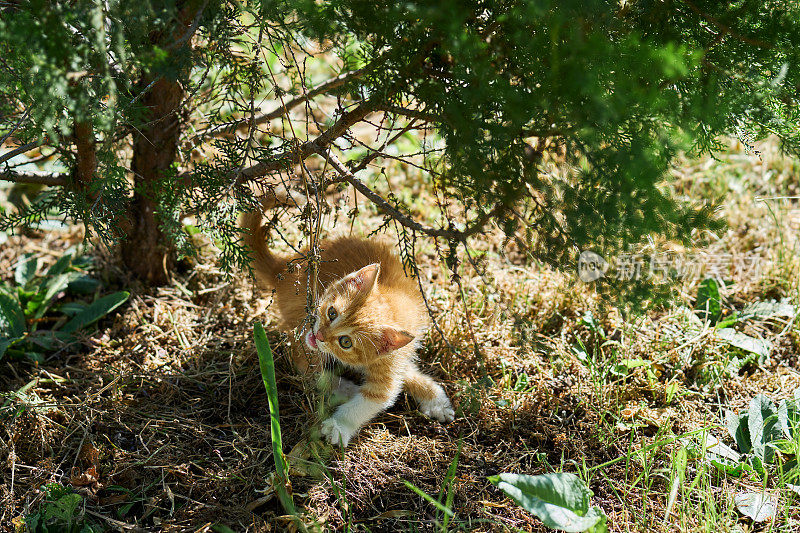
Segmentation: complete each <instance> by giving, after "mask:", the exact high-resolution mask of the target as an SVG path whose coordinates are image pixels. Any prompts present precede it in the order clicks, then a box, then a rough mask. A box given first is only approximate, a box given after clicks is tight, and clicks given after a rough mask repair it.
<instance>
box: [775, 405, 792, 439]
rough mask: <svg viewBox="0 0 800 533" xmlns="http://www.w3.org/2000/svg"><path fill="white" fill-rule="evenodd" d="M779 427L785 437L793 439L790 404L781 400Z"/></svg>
mask: <svg viewBox="0 0 800 533" xmlns="http://www.w3.org/2000/svg"><path fill="white" fill-rule="evenodd" d="M778 426H779V427H780V428H781V432H782V433H783V436H784V437H786V438H787V439H791V438H792V428H791V427H789V404H788V403H787V402H786V400H781V402H780V403H779V404H778Z"/></svg>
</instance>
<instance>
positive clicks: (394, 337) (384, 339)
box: [378, 326, 414, 355]
mask: <svg viewBox="0 0 800 533" xmlns="http://www.w3.org/2000/svg"><path fill="white" fill-rule="evenodd" d="M413 340H414V336H413V335H412V334H411V333H409V332H407V331H403V330H399V329H394V328H392V327H388V326H387V327H385V328H383V331H381V338H380V342H378V355H384V354H387V353H390V352H393V351H395V350H397V349H399V348H402V347H403V346H405V345H406V344H408V343H409V342H411V341H413Z"/></svg>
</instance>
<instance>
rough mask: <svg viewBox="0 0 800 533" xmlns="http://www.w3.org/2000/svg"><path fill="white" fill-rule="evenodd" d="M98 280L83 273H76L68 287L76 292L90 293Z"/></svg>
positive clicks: (97, 283)
mask: <svg viewBox="0 0 800 533" xmlns="http://www.w3.org/2000/svg"><path fill="white" fill-rule="evenodd" d="M99 286H100V282H99V281H97V280H96V279H94V278H93V277H91V276H87V275H85V274H78V275H77V276H76V277H75V278H74V279H73V280H72V281H70V284H69V287H68V289H69V290H70V291H71V292H74V293H77V294H92V293H93V292H94V291H95V290H97V287H99Z"/></svg>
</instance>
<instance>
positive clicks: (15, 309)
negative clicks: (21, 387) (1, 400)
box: [0, 252, 128, 361]
mask: <svg viewBox="0 0 800 533" xmlns="http://www.w3.org/2000/svg"><path fill="white" fill-rule="evenodd" d="M90 262H91V259H90V258H89V257H86V256H75V255H74V252H67V253H65V254H64V255H63V256H61V257H60V258H59V259H58V261H56V262H55V263H54V264H53V265H52V266H51V267H50V268H49V269H48V270H47V272H46V273H44V274H43V275H37V271H38V268H39V261H38V258H37V257H35V256H33V255H31V254H28V255H25V256H23V257H22V258H21V259H20V261H19V263H17V268H16V270H15V274H14V280H15V282H16V285H15V286H6V285H3V284H0V359H2V358H3V357H4V356H9V357H13V358H21V357H26V358H28V359H30V360H33V361H43V360H44V355H45V354H46V353H49V352H54V351H57V350H61V349H63V348H65V347H66V346H68V345H70V344H72V343H74V342H76V341H77V337H76V334H77V333H78V331H79V330H82V329H85V328H86V327H87V326H90V325H92V324H93V323H95V322H96V321H98V320H99V319H101V318H102V317H104V316H106V315H107V314H109V313H110V312H112V311H113V310H114V309H116V308H117V307H119V306H120V305H122V304H123V303H124V302H125V301H127V299H128V293H127V292H116V293H113V294H109V295H106V296H102V297H99V298H95V299H93V300H92V301H86V299H85V298H81V297H85V296H88V295H93V294H94V293H95V292H96V291H97V289H98V288H99V286H100V282H99V281H97V280H96V279H95V278H93V277H91V276H89V275H88V274H86V269H87V268H88V267H89V266H90ZM45 327H46V329H45Z"/></svg>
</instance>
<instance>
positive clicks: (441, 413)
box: [419, 391, 456, 422]
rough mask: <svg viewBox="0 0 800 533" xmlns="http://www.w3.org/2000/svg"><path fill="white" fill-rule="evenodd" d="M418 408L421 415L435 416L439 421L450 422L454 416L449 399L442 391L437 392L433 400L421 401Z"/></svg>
mask: <svg viewBox="0 0 800 533" xmlns="http://www.w3.org/2000/svg"><path fill="white" fill-rule="evenodd" d="M419 410H420V412H422V414H423V415H425V416H429V417H431V418H435V419H436V420H438V421H439V422H452V420H453V418H455V414H456V413H455V411H453V405H452V404H451V403H450V399H449V398H448V397H447V395H446V394H445V393H444V391H442V392H441V393H439V394H437V395H436V397H435V398H434V399H433V400H426V401H422V402H420V404H419Z"/></svg>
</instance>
